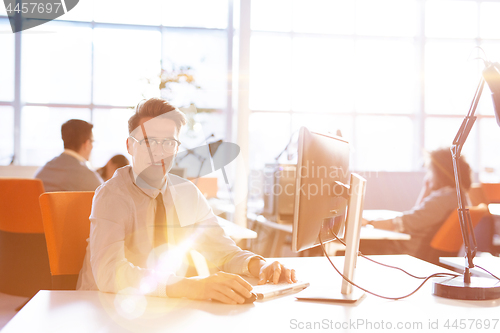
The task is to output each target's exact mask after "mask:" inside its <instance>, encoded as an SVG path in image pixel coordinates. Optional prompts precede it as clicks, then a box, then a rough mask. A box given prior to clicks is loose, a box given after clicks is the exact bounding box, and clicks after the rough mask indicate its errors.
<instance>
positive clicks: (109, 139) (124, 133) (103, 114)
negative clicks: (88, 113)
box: [92, 109, 134, 168]
mask: <svg viewBox="0 0 500 333" xmlns="http://www.w3.org/2000/svg"><path fill="white" fill-rule="evenodd" d="M133 114H134V110H133V109H95V110H94V112H93V114H92V118H93V124H94V128H93V129H92V133H93V134H94V140H95V141H94V149H93V150H92V164H93V165H94V166H95V167H96V168H100V167H102V166H104V165H105V164H106V163H107V162H108V161H109V159H110V158H111V157H113V156H115V155H116V154H122V155H125V156H126V157H127V158H128V159H129V161H130V155H129V154H128V152H127V144H126V140H127V137H128V120H129V118H130V117H131V116H132V115H133ZM110 124H112V125H110Z"/></svg>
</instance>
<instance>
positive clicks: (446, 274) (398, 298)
mask: <svg viewBox="0 0 500 333" xmlns="http://www.w3.org/2000/svg"><path fill="white" fill-rule="evenodd" d="M319 242H320V244H321V249H322V250H323V253H324V255H325V256H326V258H327V259H328V261H329V262H330V264H331V265H332V267H333V268H334V269H335V271H337V273H338V274H339V275H340V276H342V278H343V279H344V280H346V281H347V282H349V283H350V284H351V285H353V286H354V287H356V288H358V289H361V290H363V291H364V292H366V293H368V294H371V295H373V296H377V297H380V298H384V299H390V300H400V299H403V298H407V297H410V296H411V295H413V294H414V293H416V292H417V291H418V290H419V289H420V288H422V286H423V285H424V284H425V283H426V282H427V281H428V280H429V279H431V278H433V277H444V276H450V275H451V276H454V277H457V276H459V275H458V274H451V273H435V274H432V275H429V276H428V277H427V278H425V280H424V281H423V282H422V283H421V284H420V285H419V286H418V287H417V289H415V290H414V291H412V292H411V293H409V294H408V295H405V296H400V297H388V296H383V295H379V294H376V293H374V292H371V291H369V290H367V289H365V288H362V287H360V286H359V285H357V284H356V283H354V282H352V281H351V280H349V279H348V278H346V277H345V276H344V274H342V273H340V271H339V270H338V269H337V267H335V265H334V264H333V262H332V260H331V259H330V256H329V255H328V253H326V250H325V246H324V244H323V241H322V240H321V232H320V233H319Z"/></svg>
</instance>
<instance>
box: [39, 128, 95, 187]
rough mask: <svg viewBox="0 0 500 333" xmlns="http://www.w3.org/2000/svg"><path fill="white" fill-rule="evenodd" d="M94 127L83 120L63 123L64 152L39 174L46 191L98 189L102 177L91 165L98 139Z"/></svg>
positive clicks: (40, 170)
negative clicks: (90, 160)
mask: <svg viewBox="0 0 500 333" xmlns="http://www.w3.org/2000/svg"><path fill="white" fill-rule="evenodd" d="M92 127H93V125H92V124H89V123H88V122H86V121H83V120H79V119H70V120H68V121H67V122H65V123H64V124H63V125H62V126H61V135H62V139H63V142H64V152H63V153H62V154H61V155H59V156H57V157H55V158H54V159H52V160H50V161H49V162H47V164H45V165H44V166H43V167H42V168H40V169H39V170H38V171H37V173H36V174H35V178H38V179H41V180H42V182H43V187H44V189H45V191H47V192H55V191H94V190H95V189H96V188H97V187H98V186H99V185H101V184H102V178H101V176H99V174H97V172H95V171H92V170H90V169H89V168H88V166H87V162H88V160H89V159H90V153H91V152H92V148H93V144H92V142H93V141H94V138H93V136H92Z"/></svg>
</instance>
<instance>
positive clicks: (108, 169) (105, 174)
mask: <svg viewBox="0 0 500 333" xmlns="http://www.w3.org/2000/svg"><path fill="white" fill-rule="evenodd" d="M129 164H130V162H129V161H128V159H127V158H126V157H125V156H123V155H121V154H118V155H115V156H113V157H111V159H110V160H109V161H108V163H106V165H105V166H103V167H102V168H100V169H97V173H99V174H100V175H101V177H102V180H104V181H107V180H108V179H110V178H111V177H113V174H114V173H115V171H116V169H119V168H121V167H124V166H126V165H129Z"/></svg>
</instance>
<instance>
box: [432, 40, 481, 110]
mask: <svg viewBox="0 0 500 333" xmlns="http://www.w3.org/2000/svg"><path fill="white" fill-rule="evenodd" d="M475 52H477V50H475V49H474V44H473V42H445V41H443V42H428V43H427V45H426V49H425V111H426V112H427V113H429V114H458V115H462V114H463V115H465V114H467V111H468V108H469V106H470V103H471V101H472V98H473V97H474V92H475V91H476V87H477V84H478V83H479V79H480V73H479V72H478V66H479V65H480V61H473V60H472V59H473V58H474V57H475V55H476V53H475Z"/></svg>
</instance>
